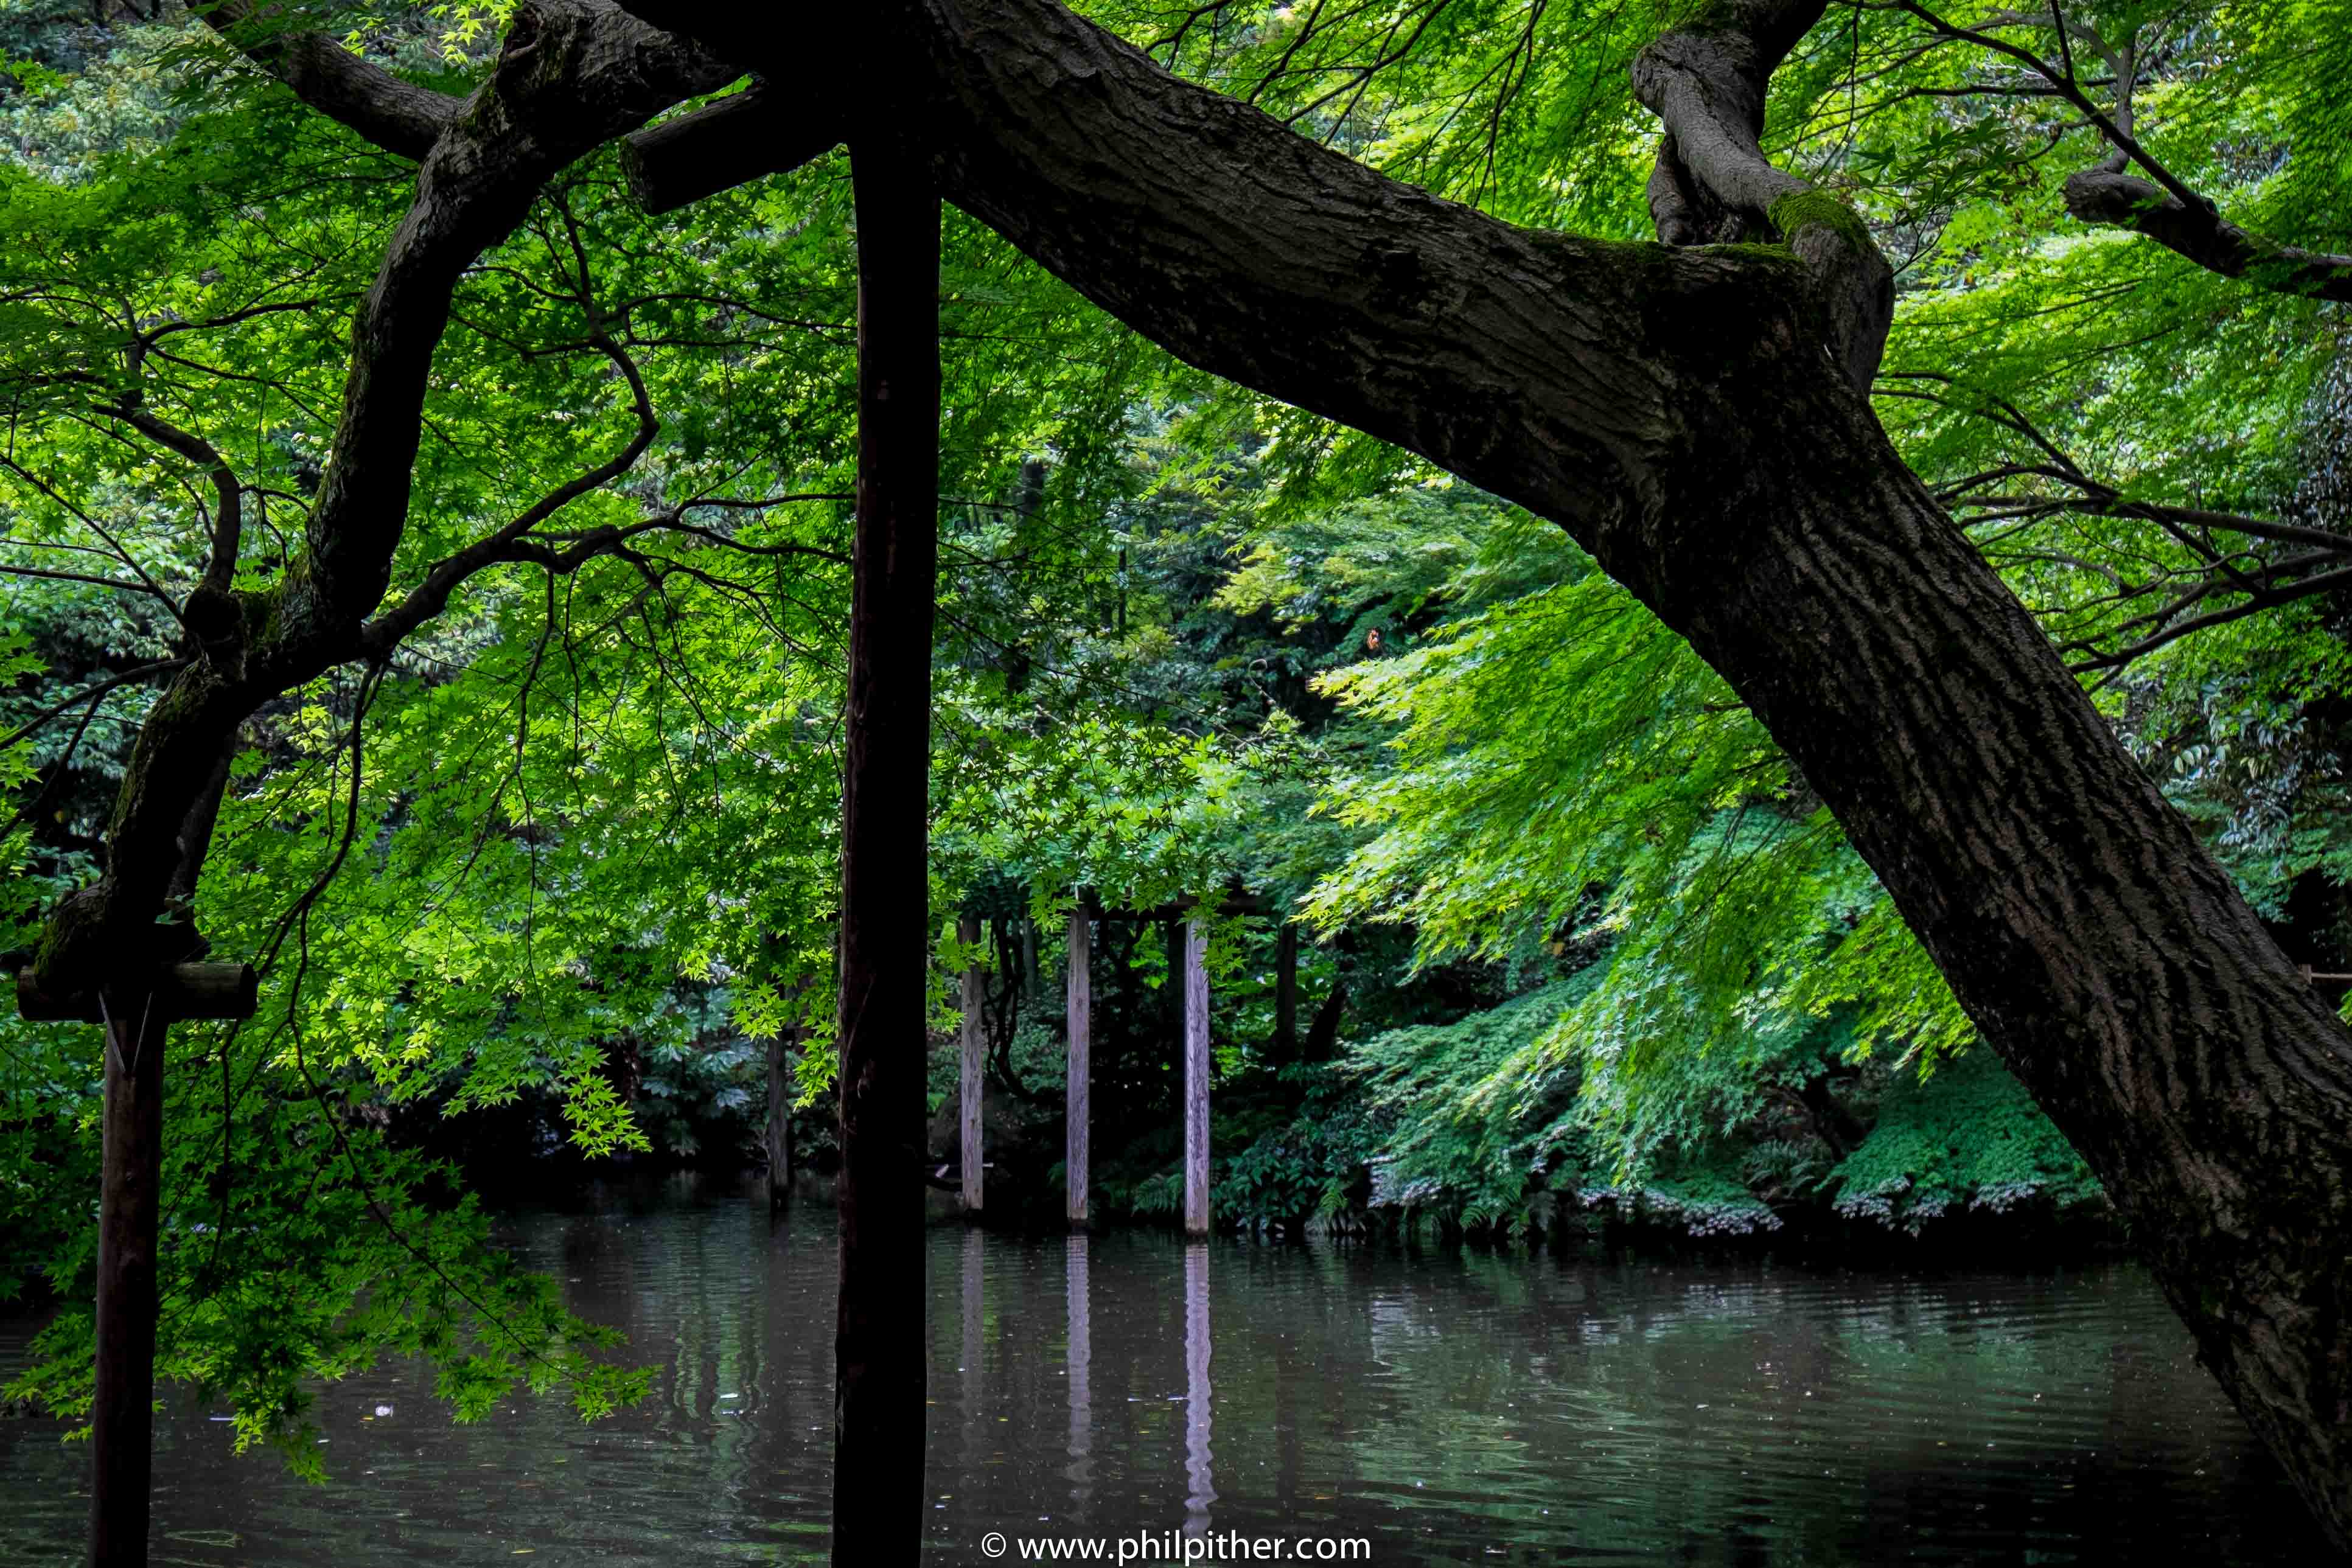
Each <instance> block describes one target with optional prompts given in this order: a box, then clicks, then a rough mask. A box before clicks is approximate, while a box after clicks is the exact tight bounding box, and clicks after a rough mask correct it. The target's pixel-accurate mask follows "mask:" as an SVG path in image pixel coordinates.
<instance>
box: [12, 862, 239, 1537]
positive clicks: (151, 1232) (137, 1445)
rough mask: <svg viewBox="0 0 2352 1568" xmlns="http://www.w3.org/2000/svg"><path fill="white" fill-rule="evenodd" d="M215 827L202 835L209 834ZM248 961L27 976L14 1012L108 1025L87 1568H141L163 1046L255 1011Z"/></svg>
mask: <svg viewBox="0 0 2352 1568" xmlns="http://www.w3.org/2000/svg"><path fill="white" fill-rule="evenodd" d="M209 831H210V830H209V826H207V828H206V833H207V836H208V835H209ZM258 989H259V982H258V980H257V977H255V975H254V972H253V971H252V970H251V969H249V968H247V967H245V966H244V965H242V964H177V965H171V966H167V967H164V968H163V969H162V970H161V972H160V973H158V974H156V975H155V976H154V977H152V979H145V980H142V982H141V983H140V984H137V985H126V986H120V987H107V988H102V989H101V990H98V991H90V992H83V993H78V994H75V995H72V996H58V995H56V994H53V993H50V992H47V991H44V990H43V989H42V988H41V987H40V984H39V982H38V981H37V980H36V979H35V978H34V976H33V971H31V970H30V969H26V970H25V971H23V972H22V973H21V974H19V975H18V976H17V977H16V1011H17V1014H18V1016H19V1017H22V1018H25V1019H29V1020H32V1021H35V1022H52V1023H55V1022H63V1021H66V1020H68V1019H79V1020H81V1021H83V1022H88V1023H100V1024H103V1025H104V1026H105V1028H106V1040H105V1045H104V1047H103V1051H104V1054H105V1086H106V1101H105V1106H104V1109H103V1110H102V1111H101V1112H100V1122H99V1128H100V1149H101V1152H100V1166H99V1169H100V1178H99V1198H98V1301H97V1312H96V1317H95V1322H94V1333H93V1337H94V1339H95V1341H96V1346H97V1354H96V1357H95V1360H94V1363H93V1365H92V1368H91V1371H92V1374H93V1376H94V1378H95V1383H96V1386H95V1387H94V1389H93V1390H92V1394H91V1400H90V1410H89V1447H90V1486H89V1562H90V1565H91V1568H143V1565H144V1564H145V1563H146V1561H147V1522H148V1515H149V1511H150V1502H149V1498H150V1493H151V1491H152V1483H153V1477H154V1425H155V1416H154V1402H155V1322H156V1305H157V1297H156V1287H155V1266H156V1251H157V1243H158V1224H159V1217H160V1214H161V1208H162V1194H163V1046H164V1036H165V1035H166V1033H167V1032H168V1031H169V1030H170V1027H171V1025H173V1023H176V1022H178V1021H179V1020H181V1019H243V1018H251V1017H252V1016H253V1014H254V1008H255V1000H256V998H257V993H258Z"/></svg>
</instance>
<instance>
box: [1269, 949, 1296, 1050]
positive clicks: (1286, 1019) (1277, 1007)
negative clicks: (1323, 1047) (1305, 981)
mask: <svg viewBox="0 0 2352 1568" xmlns="http://www.w3.org/2000/svg"><path fill="white" fill-rule="evenodd" d="M1274 1040H1275V1047H1276V1051H1277V1052H1278V1053H1279V1054H1280V1055H1281V1056H1282V1057H1283V1058H1284V1059H1285V1060H1287V1059H1288V1058H1289V1057H1291V1056H1292V1055H1294V1054H1295V1053H1296V1052H1297V1050H1298V927H1297V926H1296V925H1291V924H1290V923H1289V922H1288V921H1284V922H1283V924H1282V929H1281V931H1280V932H1279V933H1277V934H1276V936H1275V939H1274Z"/></svg>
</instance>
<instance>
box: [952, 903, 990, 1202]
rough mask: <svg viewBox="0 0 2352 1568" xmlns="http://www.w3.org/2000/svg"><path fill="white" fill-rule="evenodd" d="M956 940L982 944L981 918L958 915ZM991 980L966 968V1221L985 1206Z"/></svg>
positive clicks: (961, 1095) (962, 1094) (962, 1082)
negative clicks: (985, 1026) (983, 1117)
mask: <svg viewBox="0 0 2352 1568" xmlns="http://www.w3.org/2000/svg"><path fill="white" fill-rule="evenodd" d="M956 939H957V940H958V941H959V942H961V943H962V944H963V945H964V946H967V947H976V946H979V945H980V916H979V915H958V916H956ZM987 998H988V992H987V980H986V977H985V976H983V975H982V972H981V967H980V962H979V960H978V959H977V958H974V959H972V960H971V961H969V962H967V963H966V964H965V965H964V967H963V1025H962V1028H961V1030H960V1031H959V1043H960V1044H961V1047H962V1049H963V1073H962V1076H961V1078H960V1079H959V1080H958V1089H957V1096H958V1109H959V1112H960V1113H961V1133H960V1134H959V1142H960V1144H961V1148H962V1151H963V1211H964V1214H965V1216H966V1218H973V1217H977V1216H978V1215H979V1213H980V1204H981V1179H982V1163H981V1148H982V1145H981V1121H980V1108H981V1100H982V1095H983V1093H984V1092H985V1085H984V1084H983V1083H982V1068H983V1067H984V1066H985V1065H986V1060H985V1052H984V1050H983V1047H984V1045H985V1043H986V1041H985V1039H984V1031H983V1030H982V1027H981V1023H982V1019H981V1008H982V1003H984V1002H985V1001H986V1000H987Z"/></svg>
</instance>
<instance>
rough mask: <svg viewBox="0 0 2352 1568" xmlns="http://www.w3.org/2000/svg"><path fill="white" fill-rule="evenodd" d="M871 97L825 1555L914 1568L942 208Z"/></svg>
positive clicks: (860, 323)
mask: <svg viewBox="0 0 2352 1568" xmlns="http://www.w3.org/2000/svg"><path fill="white" fill-rule="evenodd" d="M912 130H913V126H912V123H911V122H910V121H908V120H905V119H903V118H896V117H894V115H892V114H886V113H883V112H880V111H879V110H877V111H876V112H875V113H874V114H873V115H872V116H871V118H870V120H868V121H867V122H866V123H865V124H864V125H863V126H861V128H860V129H859V131H857V132H856V134H855V135H854V136H853V137H852V139H851V141H850V147H849V172H850V183H851V186H852V190H853V193H854V197H855V201H856V215H857V523H856V544H855V547H854V551H853V564H852V567H851V571H850V577H851V586H850V606H849V681H848V702H847V705H846V709H845V724H844V725H843V735H844V745H843V747H842V781H841V794H842V800H841V971H840V972H841V987H840V992H841V994H840V1009H841V1010H840V1014H839V1023H838V1025H837V1028H836V1038H837V1040H838V1043H839V1050H840V1052H841V1067H840V1082H841V1128H840V1148H841V1165H840V1174H839V1176H838V1177H837V1178H836V1181H835V1189H834V1190H835V1198H836V1201H837V1203H838V1205H839V1209H840V1216H841V1253H840V1260H841V1290H840V1295H839V1298H838V1301H839V1305H838V1308H837V1312H836V1317H835V1328H834V1426H833V1431H834V1447H833V1451H834V1468H833V1474H834V1483H833V1553H832V1555H833V1561H834V1562H835V1563H837V1564H842V1565H844V1568H877V1565H878V1564H886V1563H913V1562H915V1561H916V1559H917V1558H918V1557H919V1555H920V1554H921V1552H922V1542H923V1521H925V1520H926V1519H928V1518H929V1517H930V1514H929V1510H928V1509H927V1508H926V1507H925V1506H924V1497H923V1493H924V1487H923V1427H924V1402H923V1383H924V1367H923V1343H924V1339H923V1319H924V1300H925V1291H924V1288H923V1250H924V1249H923V1169H922V1162H923V1153H924V1150H923V1145H924V1131H923V1128H924V1124H925V1122H926V1121H927V1120H928V1117H927V1116H926V1114H925V1112H924V1100H923V1082H924V1079H925V1077H926V1076H927V1072H926V1065H927V1057H928V1055H929V1048H928V1045H927V1042H926V1040H925V1024H924V1018H923V1007H924V1003H923V998H924V995H925V993H926V991H927V990H928V988H929V978H928V976H929V967H930V961H929V948H930V943H931V936H932V925H931V917H930V882H929V870H928V866H927V861H928V858H929V851H928V840H929V791H930V777H931V775H930V734H931V626H932V620H933V616H934V613H935V604H936V594H937V592H938V587H939V476H940V315H939V310H940V202H939V196H938V194H937V193H935V192H934V190H933V189H932V186H931V183H930V171H929V168H928V167H927V166H926V163H925V162H924V160H923V158H922V157H921V156H920V155H919V152H918V150H917V149H915V148H914V147H912V146H910V145H908V143H907V142H906V141H903V140H901V138H904V137H907V136H908V135H909V134H910V133H911V132H912Z"/></svg>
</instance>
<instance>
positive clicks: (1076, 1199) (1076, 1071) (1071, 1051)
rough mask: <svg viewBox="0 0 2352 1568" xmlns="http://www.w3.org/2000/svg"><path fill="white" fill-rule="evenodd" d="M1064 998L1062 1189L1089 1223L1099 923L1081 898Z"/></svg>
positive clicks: (1072, 1220)
mask: <svg viewBox="0 0 2352 1568" xmlns="http://www.w3.org/2000/svg"><path fill="white" fill-rule="evenodd" d="M1065 999H1066V1005H1067V1009H1068V1013H1069V1020H1070V1022H1069V1030H1068V1034H1069V1039H1068V1041H1067V1054H1068V1057H1069V1072H1068V1075H1067V1077H1066V1080H1065V1082H1064V1087H1063V1100H1062V1129H1063V1130H1062V1189H1063V1193H1064V1197H1065V1201H1066V1207H1067V1218H1068V1220H1069V1225H1070V1228H1071V1229H1073V1230H1084V1229H1085V1228H1087V1184H1088V1183H1089V1182H1090V1181H1091V1180H1092V1179H1093V1177H1092V1175H1091V1173H1090V1172H1089V1170H1088V1168H1087V1145H1088V1139H1089V1137H1090V1135H1091V1134H1092V1132H1093V1127H1092V1118H1093V1116H1094V1103H1093V1100H1092V1098H1091V1090H1092V1082H1091V1074H1092V1072H1093V1061H1092V1051H1093V1046H1094V1041H1093V1030H1094V1010H1095V982H1094V922H1093V920H1092V919H1091V918H1090V917H1089V916H1088V915H1087V906H1086V904H1085V902H1084V901H1083V900H1082V901H1080V902H1079V903H1077V904H1073V905H1071V907H1070V977H1069V982H1068V987H1067V989H1066V993H1065Z"/></svg>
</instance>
